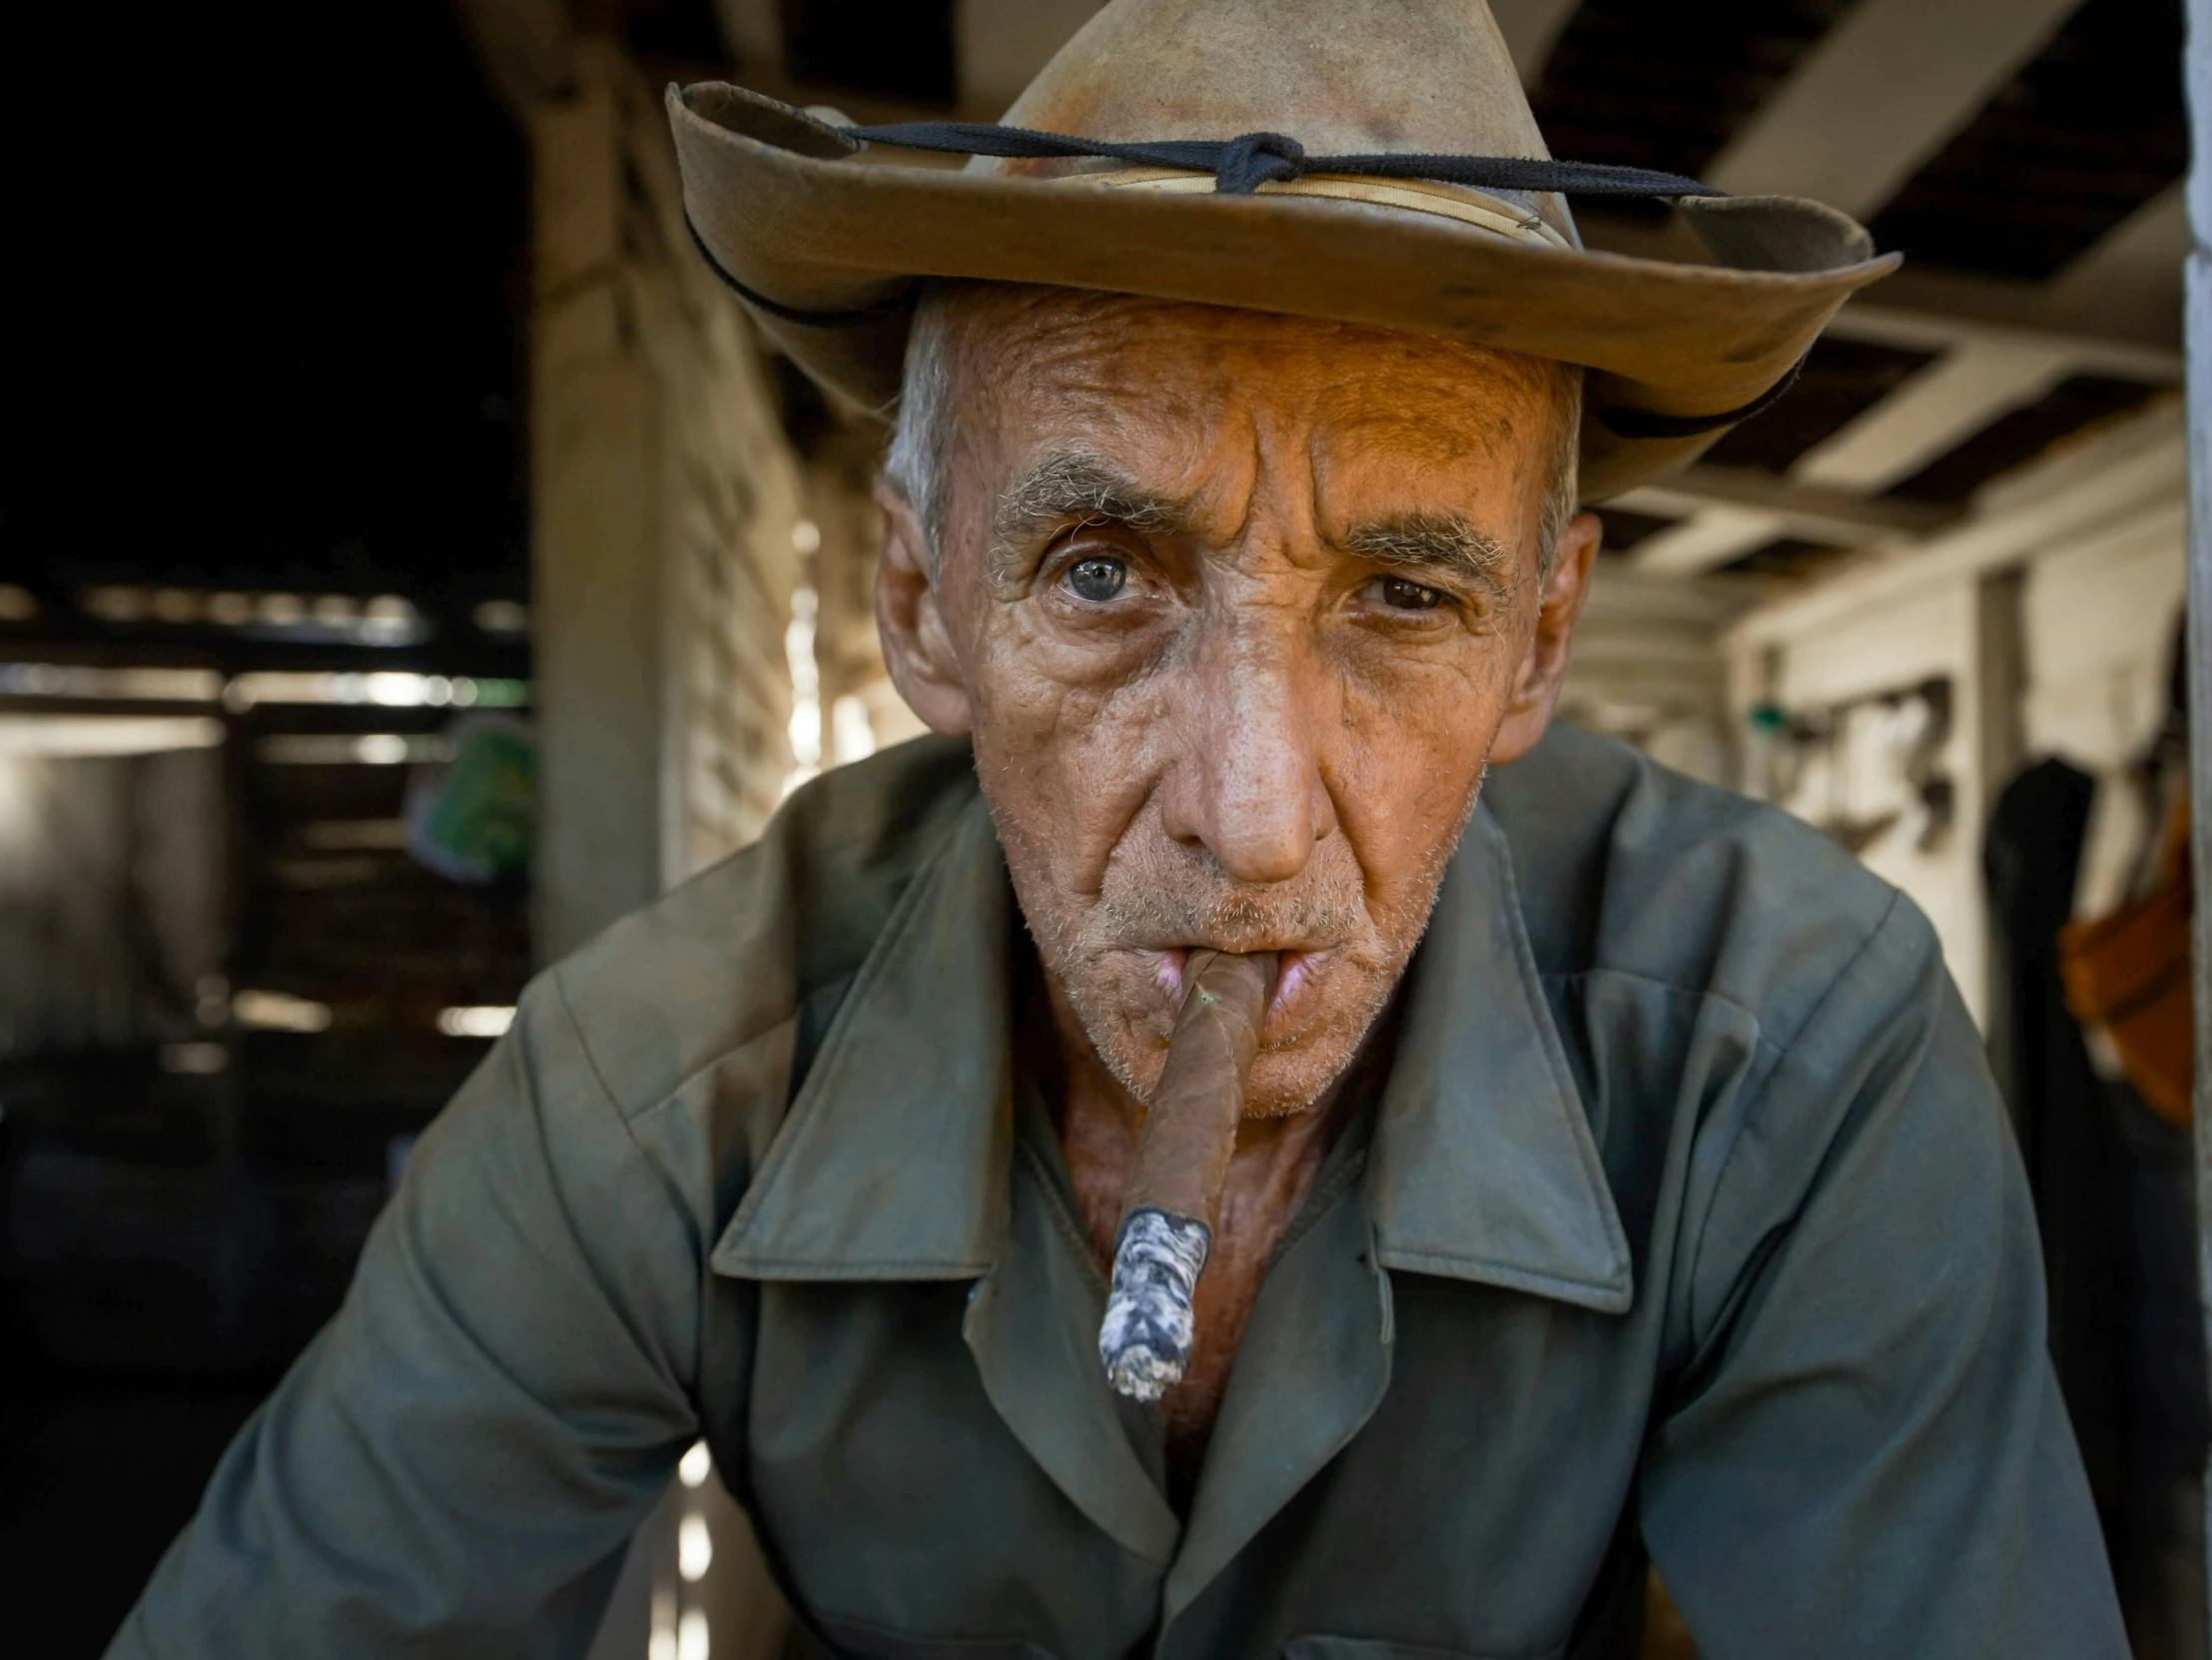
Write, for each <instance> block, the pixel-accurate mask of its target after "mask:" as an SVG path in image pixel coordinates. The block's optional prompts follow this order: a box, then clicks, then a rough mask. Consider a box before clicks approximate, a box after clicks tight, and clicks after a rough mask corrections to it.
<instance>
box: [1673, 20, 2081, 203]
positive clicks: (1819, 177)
mask: <svg viewBox="0 0 2212 1660" xmlns="http://www.w3.org/2000/svg"><path fill="white" fill-rule="evenodd" d="M2078 4H2079V0H1942V3H1941V4H1930V3H1929V0H1859V4H1858V5H1857V6H1855V7H1853V8H1852V9H1851V11H1850V12H1848V13H1847V14H1846V15H1845V16H1844V18H1843V21H1842V22H1841V23H1839V24H1837V25H1836V27H1835V28H1833V29H1831V30H1830V31H1829V32H1828V34H1827V35H1826V36H1825V37H1824V38H1823V39H1822V40H1821V42H1820V44H1819V45H1818V46H1816V47H1815V48H1814V49H1813V51H1812V52H1811V53H1810V54H1809V55H1808V56H1807V58H1806V61H1805V63H1804V64H1803V65H1802V66H1801V67H1800V68H1799V70H1798V72H1797V73H1796V74H1795V75H1793V76H1791V78H1790V79H1789V81H1788V82H1787V83H1785V84H1784V86H1783V88H1782V90H1781V91H1780V92H1778V93H1776V94H1775V96H1774V97H1773V98H1772V99H1771V100H1769V102H1768V104H1767V106H1766V107H1765V108H1764V109H1763V110H1761V111H1760V112H1759V114H1758V115H1756V116H1755V117H1753V118H1752V120H1751V121H1750V123H1748V124H1747V125H1746V126H1745V128H1744V129H1743V131H1742V132H1740V133H1739V134H1738V135H1737V137H1736V138H1735V140H1734V141H1733V142H1731V143H1730V145H1729V147H1728V148H1727V149H1726V150H1725V151H1723V152H1722V153H1721V155H1720V157H1719V158H1718V159H1717V160H1716V161H1715V162H1714V164H1713V166H1712V167H1711V168H1709V169H1708V170H1707V178H1708V182H1710V183H1712V184H1715V185H1718V186H1719V187H1720V188H1721V189H1723V190H1726V191H1730V192H1733V193H1734V194H1736V195H1738V196H1763V195H1769V194H1779V195H1791V196H1811V197H1813V198H1815V199H1816V200H1818V201H1822V202H1827V203H1829V204H1830V205H1832V206H1834V207H1838V208H1841V209H1843V211H1844V212H1845V213H1847V214H1851V215H1853V216H1854V217H1856V218H1859V219H1870V218H1872V217H1873V214H1874V212H1875V211H1876V210H1877V209H1879V208H1880V207H1881V206H1882V205H1883V204H1884V203H1886V202H1887V201H1888V200H1889V198H1890V197H1891V196H1893V195H1894V194H1895V193H1896V191H1897V188H1898V187H1899V186H1900V185H1902V184H1903V183H1904V182H1905V180H1907V179H1909V178H1910V177H1911V176H1912V175H1913V174H1914V173H1915V172H1917V171H1918V170H1919V167H1920V165H1921V164H1922V163H1923V162H1925V161H1926V160H1927V159H1928V158H1929V157H1930V156H1933V155H1934V154H1935V153H1936V152H1937V151H1939V150H1940V149H1942V147H1943V146H1944V145H1945V144H1946V143H1947V142H1949V140H1950V139H1951V137H1952V136H1953V135H1954V134H1955V133H1957V132H1958V130H1959V129H1960V128H1962V127H1964V126H1965V125H1966V123H1967V122H1969V121H1971V120H1972V119H1973V118H1974V116H1975V115H1977V114H1978V113H1979V112H1980V110H1981V108H1982V106H1983V105H1985V104H1986V103H1988V101H1989V99H1990V98H1991V96H1993V95H1994V94H1995V93H1996V92H1998V91H1999V90H2000V89H2001V88H2002V87H2003V86H2004V85H2005V83H2006V82H2007V81H2009V80H2011V78H2012V76H2013V74H2014V73H2015V72H2016V71H2017V70H2018V69H2019V68H2020V66H2021V65H2022V64H2024V63H2026V62H2028V61H2029V60H2030V59H2032V58H2033V57H2034V56H2035V54H2036V53H2037V52H2039V51H2040V50H2041V49H2042V48H2043V46H2044V45H2045V44H2046V43H2047V42H2048V41H2049V39H2050V37H2051V35H2052V34H2053V33H2055V32H2056V30H2057V28H2058V26H2059V25H2060V24H2061V23H2063V22H2064V21H2065V19H2066V17H2067V14H2069V13H2070V12H2072V11H2073V10H2074V9H2075V7H2076V6H2077V5H2078Z"/></svg>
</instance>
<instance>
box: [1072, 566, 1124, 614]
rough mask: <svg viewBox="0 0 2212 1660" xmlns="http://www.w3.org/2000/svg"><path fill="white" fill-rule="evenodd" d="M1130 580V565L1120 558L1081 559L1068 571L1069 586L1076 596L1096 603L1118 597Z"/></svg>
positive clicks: (1102, 602)
mask: <svg viewBox="0 0 2212 1660" xmlns="http://www.w3.org/2000/svg"><path fill="white" fill-rule="evenodd" d="M1128 580H1129V567H1128V566H1127V565H1125V564H1123V563H1122V562H1121V561H1120V560H1119V559H1104V558H1091V559H1079V560H1077V561H1076V563H1075V564H1074V565H1073V566H1071V567H1070V569H1069V571H1068V586H1069V588H1070V589H1071V590H1072V591H1073V592H1074V593H1075V595H1076V597H1077V598H1078V599H1088V600H1090V601H1091V602H1092V603H1093V604H1095V605H1103V604H1105V603H1106V601H1107V600H1109V599H1113V598H1116V597H1118V596H1119V594H1120V592H1121V590H1122V589H1123V588H1124V587H1126V586H1128Z"/></svg>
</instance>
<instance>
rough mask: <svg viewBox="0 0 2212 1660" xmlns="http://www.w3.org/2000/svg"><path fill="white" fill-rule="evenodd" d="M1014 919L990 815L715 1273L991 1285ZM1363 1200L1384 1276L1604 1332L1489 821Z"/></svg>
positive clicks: (799, 1122)
mask: <svg viewBox="0 0 2212 1660" xmlns="http://www.w3.org/2000/svg"><path fill="white" fill-rule="evenodd" d="M1013 925H1014V899H1013V890H1012V886H1011V884H1010V882H1009V880H1008V877H1007V873H1006V866H1005V861H1004V858H1003V855H1002V854H1001V852H1000V849H999V843H998V839H997V836H996V834H995V833H994V831H993V829H992V825H991V820H990V815H989V813H988V811H987V810H986V809H985V807H984V805H983V802H982V800H981V798H980V796H979V798H978V799H977V800H976V802H975V803H974V804H973V806H972V807H971V808H970V809H969V811H968V812H967V813H966V814H964V815H963V816H962V818H961V819H960V820H959V822H958V823H957V825H956V826H955V828H954V829H953V831H952V832H951V833H950V834H949V835H948V837H947V839H946V842H945V845H944V846H943V847H942V848H941V849H940V851H939V852H938V854H937V856H936V857H935V858H934V859H933V860H932V861H931V863H930V864H929V866H928V868H927V869H926V871H925V872H924V874H923V875H922V876H921V877H919V878H918V879H917V880H916V882H915V884H914V886H913V887H912V888H911V889H910V890H909V891H908V894H907V896H906V898H905V900H904V901H903V902H902V903H901V905H900V906H899V908H898V909H897V911H896V912H895V913H894V915H893V917H892V920H891V922H890V923H889V924H888V925H887V926H886V928H885V930H884V932H883V935H882V936H881V938H880V939H879V940H878V941H877V942H876V945H875V947H874V949H873V950H872V951H871V952H870V954H869V956H868V958H867V960H866V962H865V963H864V964H863V965H862V968H861V970H860V973H859V976H858V977H857V979H856V980H855V981H854V983H853V986H852V989H851V991H850V992H848V993H847V995H846V997H845V1001H844V1006H843V1007H842V1008H841V1009H840V1011H839V1013H838V1015H837V1017H836V1019H835V1020H834V1021H833V1022H832V1025H831V1029H830V1031H829V1034H828V1035H827V1037H826V1038H825V1040H824V1042H823V1045H822V1049H821V1051H820V1053H819V1055H818V1056H817V1058H816V1060H815V1063H814V1066H813V1067H812V1069H811V1070H810V1071H809V1073H808V1075H807V1078H806V1081H805V1083H804V1084H803V1086H802V1087H801V1088H800V1090H799V1093H798V1095H797V1097H796V1098H795V1099H794V1100H793V1102H792V1105H791V1111H790V1113H789V1115H788V1116H787V1117H786V1119H785V1121H784V1125H783V1127H782V1129H781V1130H780V1131H779V1133H778V1135H777V1137H776V1139H775V1141H774V1142H773V1144H772V1145H771V1146H770V1148H769V1151H768V1154H767V1156H766V1157H765V1159H764V1160H763V1161H762V1164H761V1167H760V1170H759V1173H758V1174H757V1176H756V1177H755V1179H754V1180H753V1182H752V1184H751V1186H750V1188H749V1190H748V1192H747V1194H746V1196H745V1199H744V1201H743V1203H742V1204H740V1205H739V1207H738V1210H737V1213H736V1215H735V1216H734V1217H732V1219H731V1220H730V1224H729V1226H728V1228H727V1229H725V1230H724V1232H723V1234H722V1237H721V1239H720V1241H719V1242H718V1243H717V1244H716V1246H715V1249H714V1251H713V1254H712V1257H711V1261H712V1264H713V1266H714V1267H715V1268H716V1269H717V1270H718V1271H720V1272H723V1273H728V1274H733V1275H737V1276H740V1277H744V1278H754V1279H962V1278H975V1277H980V1276H981V1275H983V1274H984V1273H986V1272H987V1271H988V1270H989V1269H990V1268H991V1266H992V1264H993V1262H994V1261H995V1260H996V1259H997V1257H998V1255H999V1253H1000V1251H1001V1249H1002V1247H1003V1245H1004V1242H1005V1240H1006V1235H1007V1205H1008V1198H1007V1196H1008V1182H1009V1168H1010V1158H1011V1150H1012V1146H1013V1086H1012V1079H1013V1066H1012V1032H1011V1013H1010V1011H1011V1006H1012V1001H1013V1000H1012V996H1011V990H1012V988H1011V986H1010V985H1009V951H1008V946H1009V942H1010V939H1011V931H1012V928H1013ZM1405 995H1406V999H1407V1001H1406V1008H1405V1015H1404V1024H1403V1026H1402V1027H1401V1030H1400V1035H1399V1040H1398V1049H1397V1054H1396V1057H1395V1060H1394V1063H1393V1065H1392V1069H1391V1074H1390V1079H1389V1082H1388V1084H1387V1085H1386V1086H1385V1088H1384V1092H1383V1098H1382V1103H1381V1108H1380V1113H1379V1117H1378V1119H1377V1122H1376V1125H1375V1135H1374V1143H1373V1147H1372V1150H1371V1153H1370V1158H1369V1164H1368V1175H1367V1181H1366V1189H1365V1199H1366V1204H1367V1208H1368V1210H1369V1213H1370V1215H1371V1216H1372V1218H1373V1223H1374V1229H1375V1237H1376V1253H1377V1260H1378V1261H1380V1262H1381V1263H1382V1264H1383V1265H1384V1266H1386V1267H1391V1268H1399V1269H1405V1270H1409V1271H1415V1272H1420V1273H1427V1274H1441V1275H1447V1276H1450V1277H1453V1278H1458V1279H1466V1280H1475V1281H1481V1282H1485V1283H1489V1284H1494V1285H1499V1286H1503V1287H1507V1288H1510V1289H1513V1290H1520V1291H1530V1292H1534V1293H1536V1294H1539V1295H1543V1296H1548V1297H1553V1298H1556V1299H1558V1300H1561V1301H1566V1302H1571V1303H1575V1304H1578V1305H1580V1306H1583V1307H1587V1308H1593V1309H1598V1310H1602V1311H1606V1312H1620V1311H1623V1310H1625V1309H1626V1308H1627V1307H1628V1306H1629V1303H1630V1300H1631V1297H1632V1294H1633V1292H1632V1278H1631V1269H1630V1260H1629V1251H1628V1243H1627V1240H1626V1238H1625V1236H1624V1234H1623V1232H1622V1228H1621V1222H1620V1218H1619V1216H1618V1214H1617V1213H1616V1211H1615V1209H1614V1205H1613V1200H1612V1196H1611V1194H1610V1192H1609V1190H1608V1188H1607V1184H1606V1180H1605V1174H1604V1169H1603V1167H1602V1165H1601V1164H1600V1161H1599V1157H1598V1150H1597V1146H1596V1144H1595V1142H1594V1140H1593V1139H1592V1136H1591V1133H1590V1126H1589V1121H1588V1118H1587V1116H1586V1114H1585V1112H1584V1110H1583V1107H1582V1104H1581V1102H1580V1100H1579V1099H1578V1097H1577V1095H1576V1091H1575V1087H1574V1084H1573V1081H1572V1078H1571V1076H1570V1074H1569V1072H1568V1070H1567V1061H1566V1056H1565V1053H1564V1051H1563V1049H1562V1047H1561V1045H1560V1041H1559V1035H1558V1033H1557V1031H1556V1030H1555V1029H1554V1027H1553V1025H1552V1020H1551V1016H1550V1012H1549V1009H1548V1007H1547V1005H1546V1003H1545V1000H1544V996H1543V991H1542V987H1541V984H1540V982H1539V980H1538V978H1537V971H1536V964H1535V958H1534V955H1533V953H1532V952H1531V950H1530V946H1529V941H1528V935H1527V931H1526V929H1525V927H1524V925H1523V922H1522V917H1521V907H1520V900H1519V897H1518V894H1517V892H1516V890H1515V887H1514V882H1513V870H1512V860H1511V855H1510V853H1509V851H1508V849H1507V846H1506V841H1505V836H1504V833H1503V832H1502V831H1501V830H1500V829H1499V828H1498V826H1497V823H1496V822H1495V820H1493V819H1492V818H1491V817H1490V815H1489V813H1488V811H1487V810H1484V809H1479V808H1478V810H1477V811H1476V813H1475V815H1474V817H1473V819H1472V820H1471V821H1470V823H1469V825H1468V829H1467V834H1466V836H1465V838H1464V839H1463V840H1462V842H1461V845H1460V848H1459V851H1458V853H1457V854H1456V855H1455V857H1454V858H1453V860H1452V864H1451V868H1450V870H1449V872H1448V874H1447V875H1446V878H1445V881H1444V885H1443V890H1442V892H1441V893H1440V894H1439V895H1438V899H1437V906H1436V911H1435V914H1434V916H1433V917H1432V918H1431V920H1430V924H1429V929H1428V934H1427V937H1426V939H1425V941H1424V943H1423V945H1422V947H1421V950H1420V951H1419V953H1418V954H1417V955H1416V957H1415V959H1414V962H1413V965H1412V968H1411V970H1410V972H1409V975H1408V980H1407V986H1406V991H1405Z"/></svg>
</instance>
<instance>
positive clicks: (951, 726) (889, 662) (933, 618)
mask: <svg viewBox="0 0 2212 1660" xmlns="http://www.w3.org/2000/svg"><path fill="white" fill-rule="evenodd" d="M876 504H877V505H878V506H880V507H881V508H883V526H884V537H883V557H882V558H881V559H880V560H879V561H877V564H876V633H877V635H878V637H879V638H881V640H882V641H883V661H884V667H885V668H886V669H887V670H889V671H890V674H891V683H892V684H893V685H894V686H897V687H898V688H899V695H900V696H901V697H903V698H905V699H906V700H907V707H908V708H910V709H912V710H913V711H914V712H915V713H916V714H918V715H920V716H921V717H922V721H923V724H924V725H926V726H928V727H929V728H930V729H931V730H932V731H934V732H942V733H944V734H945V735H946V736H947V737H949V738H959V737H966V736H967V735H968V732H969V731H970V729H971V727H972V725H973V719H972V710H971V707H970V705H969V701H968V683H967V681H966V680H965V679H964V678H963V677H962V675H961V672H960V662H959V659H958V658H956V657H955V656H954V654H953V642H952V637H951V635H949V634H948V633H947V632H946V630H945V618H944V616H943V614H942V613H941V612H940V611H939V610H938V607H937V590H936V588H935V586H933V585H932V583H931V581H930V561H929V553H928V548H929V542H928V539H927V538H926V537H925V536H924V535H923V533H922V525H921V521H920V520H919V519H917V518H916V517H915V516H914V507H913V505H912V504H911V503H910V502H908V500H907V499H906V497H905V496H903V495H901V494H899V493H898V491H896V490H894V489H892V488H890V487H889V486H888V485H886V484H884V483H882V482H881V481H879V482H878V483H877V485H876Z"/></svg>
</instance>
